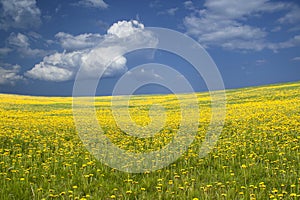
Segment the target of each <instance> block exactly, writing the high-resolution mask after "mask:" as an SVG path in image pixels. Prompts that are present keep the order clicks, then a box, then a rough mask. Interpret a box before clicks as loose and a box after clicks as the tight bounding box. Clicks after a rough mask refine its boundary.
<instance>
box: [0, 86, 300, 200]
mask: <svg viewBox="0 0 300 200" xmlns="http://www.w3.org/2000/svg"><path fill="white" fill-rule="evenodd" d="M197 96H198V99H199V110H200V116H201V118H200V119H199V122H200V123H199V127H198V133H197V136H196V138H195V140H194V142H193V143H192V144H191V145H190V147H189V149H188V150H187V151H186V152H185V153H184V154H183V155H182V156H181V157H180V158H179V159H178V160H176V161H175V162H174V163H171V164H170V165H169V166H167V167H165V168H163V169H160V170H156V171H154V172H150V171H149V172H144V173H137V174H130V173H125V172H122V171H118V170H116V169H113V168H110V167H108V166H106V165H104V164H103V163H101V162H100V161H98V160H97V159H96V158H95V157H94V156H93V155H91V154H90V153H89V152H88V151H87V149H86V148H85V147H84V145H83V143H82V141H81V140H80V138H79V136H78V134H77V132H76V129H75V125H74V120H73V115H72V114H73V113H72V98H62V97H30V96H18V95H4V94H3V95H1V94H0V97H1V98H0V118H1V120H0V185H1V187H0V199H1V200H2V199H3V200H4V199H17V200H18V199H82V200H83V199H191V200H193V199H194V200H196V199H230V200H231V199H258V200H260V199H299V198H300V167H299V166H300V164H299V163H300V141H299V140H300V83H299V82H296V83H287V84H277V85H270V86H263V87H254V88H245V89H238V90H229V91H227V113H226V121H225V126H224V127H223V131H222V134H221V136H220V138H219V140H218V143H217V145H216V146H215V147H214V148H213V150H212V151H211V152H210V153H209V154H208V155H207V156H206V157H203V158H199V156H198V153H199V152H198V151H199V148H200V146H201V142H202V141H203V138H204V136H205V133H206V130H207V127H208V124H209V121H210V116H211V113H210V106H209V105H210V103H209V102H210V101H209V99H210V98H209V95H208V93H199V94H197ZM186 99H187V101H188V95H186ZM110 100H111V97H97V98H96V101H95V104H96V109H97V117H98V121H99V124H100V125H101V126H102V127H103V129H104V130H105V134H106V135H107V137H108V138H109V139H110V140H111V141H112V142H113V143H114V144H116V145H117V146H119V147H120V148H122V149H126V150H129V151H132V152H147V151H150V150H151V151H152V150H158V149H160V148H162V147H163V146H164V145H166V144H167V143H168V142H170V140H171V139H172V138H173V137H174V136H175V135H176V132H177V130H178V127H179V123H180V110H179V104H178V100H176V98H175V96H173V95H150V96H149V95H148V96H138V97H133V98H132V99H131V101H130V106H129V110H130V113H131V117H132V119H133V120H134V121H135V122H136V123H137V124H140V125H147V124H149V123H151V119H150V118H149V116H148V111H149V108H150V105H152V104H160V105H162V106H164V108H165V110H166V116H167V118H166V124H165V126H164V128H163V130H161V131H159V132H158V133H156V134H155V135H154V137H153V138H136V137H133V136H129V135H127V134H126V133H125V132H124V131H122V130H120V128H118V127H117V124H116V121H115V120H114V117H113V115H112V112H111V110H110ZM124 105H126V104H125V102H123V101H122V97H120V99H119V102H118V106H119V109H126V106H124ZM190 109H191V110H190V112H193V110H192V108H190ZM121 120H124V121H125V120H126V119H123V118H121ZM120 159H122V158H120ZM120 163H121V162H120Z"/></svg>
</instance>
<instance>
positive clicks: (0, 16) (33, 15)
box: [0, 0, 41, 30]
mask: <svg viewBox="0 0 300 200" xmlns="http://www.w3.org/2000/svg"><path fill="white" fill-rule="evenodd" d="M0 4H1V9H0V29H4V30H8V29H9V28H21V29H28V28H36V27H38V26H39V25H40V24H41V19H40V17H41V11H40V9H39V8H38V7H37V6H36V0H0Z"/></svg>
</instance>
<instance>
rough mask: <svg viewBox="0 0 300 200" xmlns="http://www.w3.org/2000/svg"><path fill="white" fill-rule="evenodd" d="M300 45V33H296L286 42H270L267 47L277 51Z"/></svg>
mask: <svg viewBox="0 0 300 200" xmlns="http://www.w3.org/2000/svg"><path fill="white" fill-rule="evenodd" d="M299 45H300V35H295V36H294V37H293V38H291V39H289V40H287V41H285V42H278V43H269V44H268V46H267V47H268V48H269V49H271V50H273V51H275V52H276V51H278V50H279V49H286V48H291V47H295V46H299Z"/></svg>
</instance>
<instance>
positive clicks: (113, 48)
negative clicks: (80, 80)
mask: <svg viewBox="0 0 300 200" xmlns="http://www.w3.org/2000/svg"><path fill="white" fill-rule="evenodd" d="M57 37H58V38H61V37H66V38H68V39H67V40H66V42H65V43H62V46H64V47H68V48H66V49H68V50H69V51H64V52H63V53H55V54H53V55H50V56H46V57H44V59H43V61H42V62H40V63H38V64H36V65H35V66H34V67H33V68H32V69H31V70H29V71H28V72H26V74H25V75H26V76H27V77H30V78H34V79H41V80H47V81H66V80H71V79H73V78H74V77H75V74H76V73H77V71H78V69H79V68H80V69H81V73H83V74H84V77H86V78H98V77H96V76H97V74H99V72H103V73H104V74H103V77H115V76H118V75H120V74H122V73H124V72H126V71H127V67H126V62H127V60H126V58H125V57H124V56H123V54H124V53H126V52H127V51H128V50H129V51H130V50H131V49H134V48H144V47H148V48H151V47H152V48H154V47H155V46H156V45H157V39H156V38H155V37H154V36H153V34H152V33H151V32H149V31H146V30H144V25H143V24H141V23H139V22H138V21H136V20H133V21H119V22H117V23H114V24H113V25H112V26H111V27H110V28H109V29H108V30H107V34H105V35H102V36H101V35H98V34H82V35H78V36H72V35H70V34H66V33H59V34H58V35H57ZM74 49H76V50H74ZM71 50H72V51H71Z"/></svg>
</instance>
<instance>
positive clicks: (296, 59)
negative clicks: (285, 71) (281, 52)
mask: <svg viewBox="0 0 300 200" xmlns="http://www.w3.org/2000/svg"><path fill="white" fill-rule="evenodd" d="M292 61H300V56H298V57H294V58H293V59H292Z"/></svg>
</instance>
